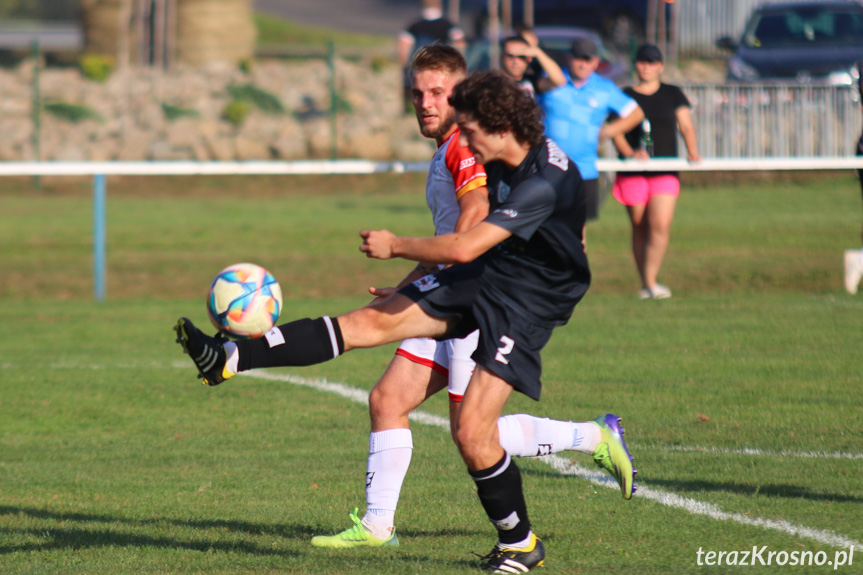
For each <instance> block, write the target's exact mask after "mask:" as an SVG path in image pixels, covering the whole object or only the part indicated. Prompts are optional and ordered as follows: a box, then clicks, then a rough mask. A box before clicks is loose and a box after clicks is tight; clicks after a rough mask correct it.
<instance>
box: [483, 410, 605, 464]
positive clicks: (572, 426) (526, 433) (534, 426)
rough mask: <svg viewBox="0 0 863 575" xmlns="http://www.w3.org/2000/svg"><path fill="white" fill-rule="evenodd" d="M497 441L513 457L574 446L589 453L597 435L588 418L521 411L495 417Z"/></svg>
mask: <svg viewBox="0 0 863 575" xmlns="http://www.w3.org/2000/svg"><path fill="white" fill-rule="evenodd" d="M497 428H498V431H499V432H500V444H501V445H502V446H503V448H504V449H505V450H506V452H507V453H509V454H510V455H514V456H516V457H539V456H541V455H550V454H552V453H559V452H561V451H568V450H575V451H580V452H582V453H587V454H588V455H593V452H594V451H596V446H597V445H599V440H600V437H601V434H600V431H599V426H597V425H596V424H595V423H593V422H592V421H588V422H578V423H576V422H572V421H558V420H556V419H547V418H542V417H533V416H532V415H527V414H524V413H518V414H515V415H506V416H504V417H501V418H500V419H498V420H497Z"/></svg>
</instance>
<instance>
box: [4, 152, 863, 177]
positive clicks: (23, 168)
mask: <svg viewBox="0 0 863 575" xmlns="http://www.w3.org/2000/svg"><path fill="white" fill-rule="evenodd" d="M428 166H429V164H428V162H374V161H370V160H300V161H296V162H281V161H280V162H277V161H255V162H2V163H0V176H95V175H104V176H157V175H159V176H203V175H214V176H230V175H237V176H251V175H335V174H376V173H402V172H425V171H427V170H428ZM596 166H597V168H598V169H599V171H600V172H730V171H772V170H852V169H863V157H854V156H848V157H834V158H803V157H801V158H715V159H704V160H702V161H700V162H698V163H695V164H690V163H689V162H687V161H686V160H683V159H652V160H645V161H639V160H625V161H621V160H607V159H600V160H598V161H597V163H596Z"/></svg>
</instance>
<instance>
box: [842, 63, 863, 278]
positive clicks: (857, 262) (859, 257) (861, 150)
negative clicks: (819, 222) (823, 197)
mask: <svg viewBox="0 0 863 575" xmlns="http://www.w3.org/2000/svg"><path fill="white" fill-rule="evenodd" d="M857 69H858V70H863V61H860V62H858V63H857ZM857 90H858V91H859V92H860V104H861V106H863V76H861V77H860V78H858V80H857ZM861 109H863V108H861ZM857 155H858V156H860V157H863V133H861V134H860V139H859V140H858V141H857ZM857 176H858V177H859V178H860V188H861V191H863V170H857ZM861 278H863V248H860V249H856V250H845V291H847V292H848V293H850V294H851V295H854V294H856V293H857V288H858V287H859V286H860V279H861Z"/></svg>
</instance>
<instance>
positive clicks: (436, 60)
mask: <svg viewBox="0 0 863 575" xmlns="http://www.w3.org/2000/svg"><path fill="white" fill-rule="evenodd" d="M410 70H411V76H413V74H414V73H416V72H419V71H422V70H439V71H441V72H446V73H447V74H449V75H450V76H465V75H467V63H466V62H465V60H464V56H462V55H461V52H459V51H458V50H456V49H455V48H453V47H452V46H447V45H446V44H428V45H426V46H423V47H422V48H420V49H419V50H417V51H416V52H415V53H414V56H413V58H412V59H411V65H410Z"/></svg>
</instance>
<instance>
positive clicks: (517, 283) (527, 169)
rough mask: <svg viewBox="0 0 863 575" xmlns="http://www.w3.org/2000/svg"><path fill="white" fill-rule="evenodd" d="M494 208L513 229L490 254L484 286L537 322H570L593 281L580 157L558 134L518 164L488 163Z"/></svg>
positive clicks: (493, 214) (492, 216)
mask: <svg viewBox="0 0 863 575" xmlns="http://www.w3.org/2000/svg"><path fill="white" fill-rule="evenodd" d="M486 172H487V173H488V189H489V201H490V203H491V206H490V213H489V216H488V217H487V218H486V220H485V221H487V222H489V223H492V224H494V225H497V226H500V227H502V228H504V229H506V230H507V231H509V232H511V233H512V236H511V237H510V238H508V239H507V240H506V241H504V242H503V243H501V244H500V245H499V246H497V247H495V248H493V249H491V250H489V251H488V252H487V253H486V254H485V256H484V257H483V258H484V260H485V262H484V263H485V266H486V267H485V273H484V274H483V284H484V290H485V291H487V293H489V294H491V295H492V296H493V297H494V298H496V299H498V300H499V301H500V303H501V304H502V305H503V306H504V307H505V308H507V309H508V310H509V311H510V312H512V313H518V314H520V315H522V316H523V317H524V318H525V319H529V320H530V321H533V322H534V323H536V324H538V325H543V326H556V325H562V324H564V323H566V322H567V320H568V319H569V317H570V316H571V315H572V310H573V308H574V307H575V305H576V304H577V303H578V301H579V300H580V299H581V297H582V296H583V295H584V293H585V292H586V291H587V288H588V286H589V285H590V269H589V266H588V262H587V255H586V254H585V252H584V243H583V233H584V223H585V209H586V196H585V192H584V183H583V181H582V179H581V174H580V173H579V171H578V168H577V167H576V165H575V162H573V161H572V160H570V159H569V157H567V155H566V153H564V152H563V150H562V149H561V148H560V147H559V146H558V145H557V144H556V143H554V142H553V141H552V140H550V139H547V140H546V141H545V143H543V144H542V145H541V146H538V147H536V148H533V149H531V150H530V152H529V153H528V155H527V157H526V158H525V159H524V161H523V162H522V163H521V164H520V165H519V166H517V167H516V168H515V169H512V168H509V167H507V166H506V165H505V164H503V163H502V162H499V161H496V162H490V163H488V164H486Z"/></svg>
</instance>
